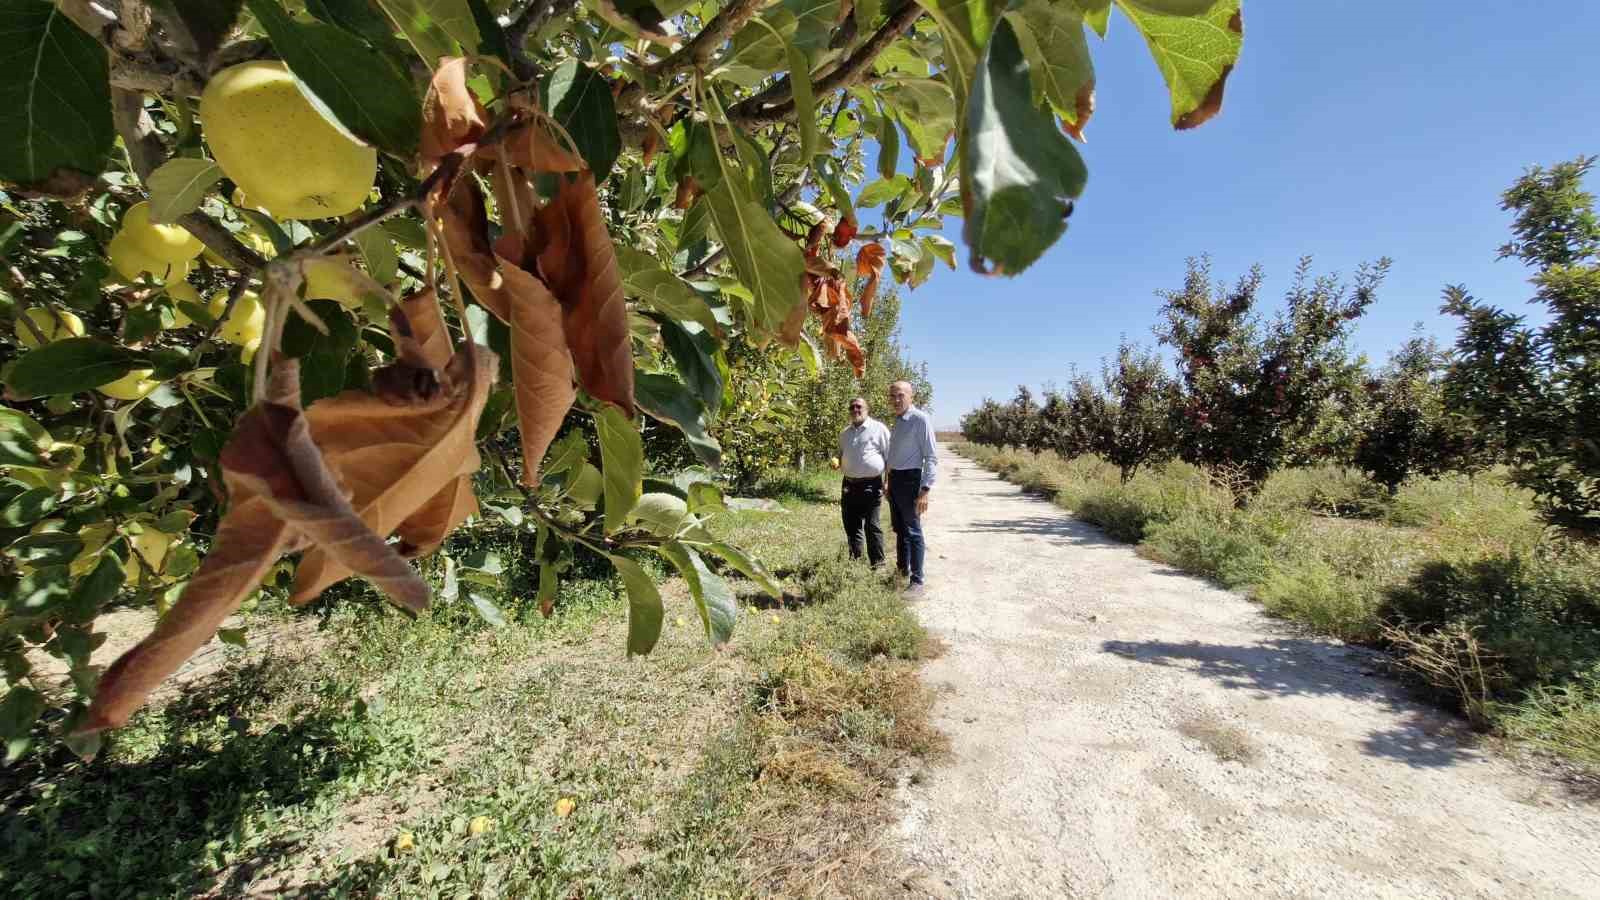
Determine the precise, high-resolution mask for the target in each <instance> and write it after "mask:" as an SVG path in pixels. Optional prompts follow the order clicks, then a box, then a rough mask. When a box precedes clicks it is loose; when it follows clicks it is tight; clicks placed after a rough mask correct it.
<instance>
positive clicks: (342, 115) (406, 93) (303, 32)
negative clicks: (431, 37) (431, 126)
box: [248, 0, 422, 159]
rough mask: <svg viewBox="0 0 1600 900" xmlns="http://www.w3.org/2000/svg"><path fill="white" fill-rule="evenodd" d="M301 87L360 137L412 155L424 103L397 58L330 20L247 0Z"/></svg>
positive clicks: (262, 0) (268, 2) (264, 1)
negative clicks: (303, 17)
mask: <svg viewBox="0 0 1600 900" xmlns="http://www.w3.org/2000/svg"><path fill="white" fill-rule="evenodd" d="M248 2H249V4H250V11H251V12H252V13H254V14H255V17H256V21H258V22H260V23H261V27H262V28H263V29H264V30H265V31H266V32H267V37H268V38H270V39H271V41H272V46H273V49H275V50H277V51H278V55H279V56H281V57H283V61H284V63H286V64H287V65H288V66H289V71H291V72H293V73H294V76H295V79H296V80H297V81H298V82H299V84H300V88H301V90H302V91H303V92H304V93H306V94H307V95H308V96H310V97H311V98H313V105H317V106H319V107H320V108H321V109H322V110H323V112H324V114H325V115H329V116H330V118H331V119H332V120H333V121H334V122H335V123H336V124H338V125H339V126H341V127H343V128H345V129H346V130H348V131H349V132H350V133H351V134H354V135H355V136H356V137H358V138H360V139H362V140H364V141H368V142H370V143H372V144H375V145H376V146H378V147H379V148H380V149H382V150H385V151H387V152H389V153H393V154H395V155H396V156H400V157H403V158H406V159H409V158H410V157H411V156H412V155H413V154H414V153H416V150H417V136H418V134H419V133H420V132H421V131H422V102H421V101H420V100H419V99H418V98H417V92H416V89H415V88H414V87H413V86H412V83H411V78H410V77H409V76H408V75H407V74H406V73H405V71H404V70H402V69H401V68H400V67H399V66H398V65H397V64H396V63H395V62H394V61H393V60H391V59H389V58H388V57H387V56H384V55H383V54H382V53H379V52H378V51H376V50H374V49H372V48H371V47H369V46H368V45H367V44H366V42H364V41H362V40H361V39H360V38H359V37H356V36H355V35H354V34H351V33H350V32H347V31H345V30H343V29H341V28H338V27H336V26H333V25H329V24H327V23H325V22H299V21H296V20H294V19H291V18H289V15H288V13H285V12H284V11H283V10H282V9H281V8H280V7H279V6H278V5H277V4H276V3H274V2H273V0H248Z"/></svg>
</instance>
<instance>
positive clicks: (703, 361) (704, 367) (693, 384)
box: [661, 319, 722, 412]
mask: <svg viewBox="0 0 1600 900" xmlns="http://www.w3.org/2000/svg"><path fill="white" fill-rule="evenodd" d="M661 343H663V344H665V345H666V348H667V353H669V354H670V355H671V356H672V362H673V364H674V365H676V366H677V367H678V372H679V374H681V375H682V376H683V381H684V383H685V384H687V385H688V386H689V388H690V390H692V391H693V392H694V394H695V396H697V397H699V398H700V402H701V404H703V405H704V406H705V408H706V410H707V411H709V412H714V411H715V410H717V409H719V408H720V407H721V406H722V372H721V371H720V370H718V369H717V361H716V358H715V357H716V352H717V342H716V340H715V339H713V338H712V337H711V335H710V334H708V333H707V332H706V330H705V329H704V328H701V327H699V326H698V325H695V324H693V323H690V322H675V321H672V320H670V319H669V320H667V321H664V322H662V323H661Z"/></svg>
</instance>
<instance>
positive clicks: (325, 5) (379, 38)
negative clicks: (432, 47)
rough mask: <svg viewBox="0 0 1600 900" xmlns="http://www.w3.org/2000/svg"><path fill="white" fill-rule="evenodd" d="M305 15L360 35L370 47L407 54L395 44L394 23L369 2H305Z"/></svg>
mask: <svg viewBox="0 0 1600 900" xmlns="http://www.w3.org/2000/svg"><path fill="white" fill-rule="evenodd" d="M306 12H309V13H311V14H312V15H313V16H316V17H317V18H319V19H321V20H322V21H324V22H327V23H328V24H329V25H337V26H339V27H340V28H343V29H344V30H346V31H350V32H354V33H356V34H359V35H361V36H362V37H364V38H366V39H367V43H369V44H371V45H372V46H374V47H376V48H378V49H380V50H382V51H384V52H386V53H401V52H404V50H405V48H404V47H402V46H401V44H400V42H399V41H397V40H395V37H394V33H395V27H394V23H393V22H391V21H389V17H388V16H385V15H384V14H383V13H381V12H379V11H378V10H377V9H374V8H373V6H372V4H371V3H370V2H369V0H306Z"/></svg>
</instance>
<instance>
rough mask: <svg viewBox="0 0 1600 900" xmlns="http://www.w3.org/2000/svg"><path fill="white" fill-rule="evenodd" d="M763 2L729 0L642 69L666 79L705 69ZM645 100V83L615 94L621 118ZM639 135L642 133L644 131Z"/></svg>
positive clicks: (642, 107) (640, 108)
mask: <svg viewBox="0 0 1600 900" xmlns="http://www.w3.org/2000/svg"><path fill="white" fill-rule="evenodd" d="M763 2H764V0H729V3H728V5H727V6H724V7H723V8H722V11H721V12H718V13H717V14H716V15H714V16H712V17H711V21H709V22H707V23H706V25H705V27H704V28H702V29H700V33H699V34H697V35H695V36H694V37H692V38H690V39H689V42H688V43H687V44H684V45H683V46H682V47H679V48H678V49H677V50H676V51H675V52H673V53H671V54H669V55H668V56H667V57H666V58H664V59H661V60H658V61H656V62H654V63H652V64H650V65H649V66H646V67H645V71H646V72H648V73H649V74H650V75H652V76H654V77H656V78H666V77H667V76H669V75H673V74H676V73H678V72H681V71H684V70H685V69H703V68H705V65H706V63H708V62H710V61H711V56H712V54H714V53H716V52H717V48H719V47H721V46H722V45H723V44H724V43H726V42H727V41H728V39H729V38H731V37H733V35H734V34H735V33H736V32H737V31H738V30H739V29H740V28H743V27H744V26H745V23H747V22H749V21H750V19H751V18H753V17H754V16H755V14H756V13H757V12H759V11H760V10H761V7H762V4H763ZM648 100H649V97H648V95H646V94H645V90H644V86H643V85H641V84H640V83H638V82H636V81H635V82H630V83H629V84H628V86H627V87H625V88H623V89H622V93H621V94H620V95H618V97H617V101H616V104H617V111H618V112H619V113H621V114H622V116H623V117H624V118H631V117H633V116H636V115H638V114H639V113H641V112H644V111H645V104H646V103H647V102H648ZM640 134H641V136H642V134H643V132H640Z"/></svg>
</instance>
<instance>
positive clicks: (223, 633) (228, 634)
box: [217, 628, 250, 647]
mask: <svg viewBox="0 0 1600 900" xmlns="http://www.w3.org/2000/svg"><path fill="white" fill-rule="evenodd" d="M217 640H219V641H221V642H223V643H224V644H227V645H228V646H230V647H248V646H250V642H249V641H248V640H247V639H246V638H245V629H243V628H218V629H217Z"/></svg>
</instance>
